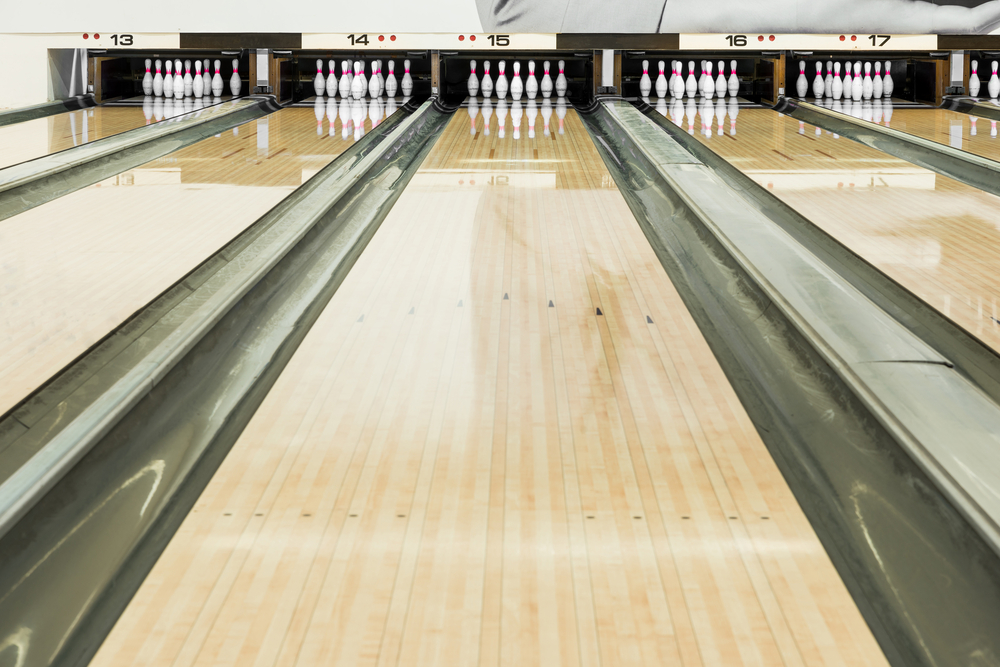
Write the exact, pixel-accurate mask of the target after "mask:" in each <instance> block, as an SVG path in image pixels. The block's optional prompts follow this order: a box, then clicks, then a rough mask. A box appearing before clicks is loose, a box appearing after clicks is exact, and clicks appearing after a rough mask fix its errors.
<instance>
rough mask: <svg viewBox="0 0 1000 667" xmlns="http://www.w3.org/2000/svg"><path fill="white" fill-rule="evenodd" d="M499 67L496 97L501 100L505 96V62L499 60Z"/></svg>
mask: <svg viewBox="0 0 1000 667" xmlns="http://www.w3.org/2000/svg"><path fill="white" fill-rule="evenodd" d="M499 67H500V71H499V73H498V74H497V97H499V98H500V99H501V100H503V99H506V98H507V75H506V74H505V72H504V70H506V69H507V63H506V62H505V61H503V60H501V61H500V65H499Z"/></svg>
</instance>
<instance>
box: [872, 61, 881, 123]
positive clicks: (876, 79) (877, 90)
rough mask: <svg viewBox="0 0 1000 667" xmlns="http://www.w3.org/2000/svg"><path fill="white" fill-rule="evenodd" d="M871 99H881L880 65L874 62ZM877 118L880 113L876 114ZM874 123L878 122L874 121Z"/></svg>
mask: <svg viewBox="0 0 1000 667" xmlns="http://www.w3.org/2000/svg"><path fill="white" fill-rule="evenodd" d="M872 97H873V98H875V99H876V100H880V99H882V63H880V62H878V61H877V60H876V61H875V75H874V76H873V77H872ZM877 115H878V116H879V117H881V116H882V114H881V113H878V114H877ZM875 122H876V123H877V122H879V121H875Z"/></svg>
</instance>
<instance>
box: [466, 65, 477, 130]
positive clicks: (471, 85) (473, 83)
mask: <svg viewBox="0 0 1000 667" xmlns="http://www.w3.org/2000/svg"><path fill="white" fill-rule="evenodd" d="M469 70H470V73H469V81H468V84H467V88H468V91H469V97H476V96H477V95H479V77H477V76H476V61H475V60H473V61H472V62H471V63H469ZM472 133H473V134H475V131H473V132H472Z"/></svg>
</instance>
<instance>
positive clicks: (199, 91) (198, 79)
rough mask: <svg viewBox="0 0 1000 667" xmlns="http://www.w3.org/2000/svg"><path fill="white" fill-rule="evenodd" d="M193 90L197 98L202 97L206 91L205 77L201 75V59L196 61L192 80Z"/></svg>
mask: <svg viewBox="0 0 1000 667" xmlns="http://www.w3.org/2000/svg"><path fill="white" fill-rule="evenodd" d="M191 92H192V93H194V96H195V98H197V99H201V96H202V95H203V94H204V92H205V79H204V77H202V75H201V61H200V60H195V61H194V79H193V80H192V81H191Z"/></svg>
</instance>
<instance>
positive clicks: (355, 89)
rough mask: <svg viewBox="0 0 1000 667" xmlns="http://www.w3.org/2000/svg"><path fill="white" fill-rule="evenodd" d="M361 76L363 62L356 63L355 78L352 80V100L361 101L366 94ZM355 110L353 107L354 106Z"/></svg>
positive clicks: (356, 61) (357, 61)
mask: <svg viewBox="0 0 1000 667" xmlns="http://www.w3.org/2000/svg"><path fill="white" fill-rule="evenodd" d="M362 78H363V77H362V75H361V61H360V60H355V61H354V78H353V79H351V99H354V100H360V99H361V98H362V97H363V96H364V94H365V92H364V91H365V89H364V88H362V87H361V81H362ZM352 108H353V105H352Z"/></svg>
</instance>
